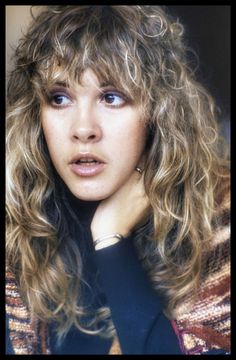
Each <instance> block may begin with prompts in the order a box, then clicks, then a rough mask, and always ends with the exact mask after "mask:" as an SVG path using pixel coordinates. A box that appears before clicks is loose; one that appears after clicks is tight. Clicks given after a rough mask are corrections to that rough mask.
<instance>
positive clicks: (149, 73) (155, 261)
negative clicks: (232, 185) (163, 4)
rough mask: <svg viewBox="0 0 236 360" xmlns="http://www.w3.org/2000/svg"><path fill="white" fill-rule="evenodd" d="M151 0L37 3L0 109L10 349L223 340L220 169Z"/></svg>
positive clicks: (225, 276) (201, 110)
mask: <svg viewBox="0 0 236 360" xmlns="http://www.w3.org/2000/svg"><path fill="white" fill-rule="evenodd" d="M182 34H183V28H182V26H181V25H180V24H179V23H178V22H175V21H174V20H172V19H170V18H168V17H167V15H166V14H165V13H164V11H163V9H162V8H160V7H158V6H48V7H45V6H43V7H42V11H41V12H40V13H39V15H38V16H37V17H36V18H34V19H33V22H32V24H31V27H30V28H29V30H28V32H27V34H26V35H25V36H24V38H23V39H21V41H20V43H19V46H18V47H17V49H16V52H15V68H14V70H13V71H12V72H11V74H10V78H9V84H8V107H9V109H8V119H7V245H6V247H7V250H6V254H7V275H6V306H7V353H16V354H53V353H57V354H63V353H64V354H118V353H122V354H205V353H206V354H209V353H210V354H211V353H212V354H214V353H223V354H224V353H228V352H229V351H230V344H229V332H230V328H229V313H230V312H229V227H228V209H229V204H228V200H229V196H228V194H229V180H228V170H227V168H228V165H227V161H226V160H224V158H223V157H222V156H220V154H219V149H220V147H219V141H218V140H219V139H218V132H217V125H216V120H215V107H214V102H213V100H212V98H211V96H210V95H209V94H208V92H207V91H206V90H205V89H204V88H203V87H202V86H201V85H200V84H199V83H198V82H197V81H196V79H195V77H194V74H193V72H192V71H191V69H190V67H189V65H188V56H187V51H186V47H185V46H184V42H183V39H182Z"/></svg>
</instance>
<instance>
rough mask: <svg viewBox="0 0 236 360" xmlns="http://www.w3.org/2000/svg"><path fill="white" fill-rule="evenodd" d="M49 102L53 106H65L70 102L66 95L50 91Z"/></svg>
mask: <svg viewBox="0 0 236 360" xmlns="http://www.w3.org/2000/svg"><path fill="white" fill-rule="evenodd" d="M49 103H50V105H52V106H54V107H66V106H68V105H70V104H71V100H70V98H69V97H68V95H65V94H59V93H52V94H50V95H49Z"/></svg>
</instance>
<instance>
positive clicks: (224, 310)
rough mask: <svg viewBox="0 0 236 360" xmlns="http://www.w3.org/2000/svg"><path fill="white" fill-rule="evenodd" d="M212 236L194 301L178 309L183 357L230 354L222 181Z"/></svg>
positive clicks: (226, 196) (226, 204) (226, 193)
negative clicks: (202, 354)
mask: <svg viewBox="0 0 236 360" xmlns="http://www.w3.org/2000/svg"><path fill="white" fill-rule="evenodd" d="M217 200H218V202H217V208H216V210H217V211H216V214H215V219H214V228H213V236H212V238H211V239H210V244H209V245H210V246H209V247H208V250H207V251H206V253H205V256H204V261H203V264H202V278H201V284H200V287H199V290H198V295H197V298H194V300H193V297H192V296H191V295H189V296H188V298H187V299H186V300H185V301H183V303H182V304H181V305H180V306H179V308H178V312H177V313H178V314H179V315H178V316H177V317H176V321H175V324H176V327H177V331H178V333H179V337H180V340H181V342H182V346H183V349H184V352H185V353H188V354H201V353H207V352H208V351H213V350H217V349H221V350H224V351H225V353H227V352H229V351H230V190H229V183H228V182H226V181H225V183H224V184H223V186H222V189H221V192H220V193H219V195H218V199H217Z"/></svg>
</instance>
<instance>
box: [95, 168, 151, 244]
mask: <svg viewBox="0 0 236 360" xmlns="http://www.w3.org/2000/svg"><path fill="white" fill-rule="evenodd" d="M148 210H149V201H148V198H147V196H146V194H145V191H144V184H143V176H141V175H140V174H139V173H138V172H137V171H134V172H133V173H132V175H131V176H130V178H129V179H128V181H127V182H126V183H125V184H123V185H122V186H121V187H120V188H119V189H118V190H117V191H116V192H115V193H114V194H112V195H111V196H110V197H109V198H107V199H105V200H103V201H102V202H101V203H100V204H99V206H98V208H97V209H96V212H95V214H94V217H93V220H92V223H91V231H92V235H93V240H95V239H97V238H99V237H101V236H104V235H108V234H111V233H119V234H121V235H123V236H127V235H128V234H129V233H130V231H131V230H132V229H133V228H135V227H136V226H137V225H138V224H139V223H140V222H141V221H142V220H143V219H144V218H145V217H146V215H147V214H148Z"/></svg>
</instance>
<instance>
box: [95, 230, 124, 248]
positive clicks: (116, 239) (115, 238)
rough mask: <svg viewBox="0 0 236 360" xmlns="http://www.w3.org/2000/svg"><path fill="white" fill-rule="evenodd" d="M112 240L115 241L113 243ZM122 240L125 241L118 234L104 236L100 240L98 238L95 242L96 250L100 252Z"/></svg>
mask: <svg viewBox="0 0 236 360" xmlns="http://www.w3.org/2000/svg"><path fill="white" fill-rule="evenodd" d="M110 239H113V241H111V240H110ZM122 239H123V236H122V235H120V234H118V233H114V234H109V235H104V236H101V237H100V238H97V239H96V240H94V248H95V250H99V249H102V248H104V247H107V246H110V245H114V244H116V243H118V242H119V241H120V240H122ZM109 240H110V241H109ZM105 244H107V245H106V246H104V245H105Z"/></svg>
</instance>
